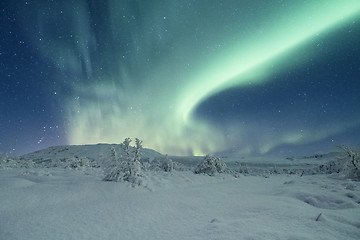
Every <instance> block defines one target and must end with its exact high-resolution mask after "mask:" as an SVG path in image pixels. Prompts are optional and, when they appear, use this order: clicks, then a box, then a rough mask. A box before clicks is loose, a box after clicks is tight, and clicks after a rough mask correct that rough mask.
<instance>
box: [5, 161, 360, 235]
mask: <svg viewBox="0 0 360 240" xmlns="http://www.w3.org/2000/svg"><path fill="white" fill-rule="evenodd" d="M174 159H175V160H177V161H181V158H174ZM243 160H244V159H243ZM194 161H195V162H196V159H195V160H194ZM239 161H241V160H239ZM286 161H288V160H285V162H286ZM316 161H318V160H316ZM188 162H189V159H183V164H184V165H186V163H188ZM262 163H263V164H261V161H260V160H257V164H259V165H258V166H267V165H266V164H265V163H266V159H263V162H262ZM228 164H229V165H231V164H232V166H234V168H235V167H237V164H240V165H241V163H238V162H237V161H234V160H229V162H228ZM277 164H278V165H281V162H278V163H277ZM306 164H309V163H306ZM299 166H303V165H302V164H299ZM306 166H308V165H306ZM282 167H284V166H283V165H282ZM258 168H260V167H258ZM79 169H80V168H79ZM189 169H190V168H189ZM189 169H186V168H184V169H183V170H182V171H179V170H177V171H172V172H164V171H160V170H151V171H148V172H146V174H145V177H144V178H143V182H142V184H141V186H136V187H133V186H132V185H131V184H130V183H127V182H107V181H102V178H103V173H102V171H101V169H100V168H96V169H84V168H81V170H72V169H63V168H59V167H56V168H42V167H40V168H29V169H25V168H7V169H1V170H0V239H1V240H15V239H17V240H20V239H21V240H25V239H26V240H29V239H34V240H35V239H36V240H41V239H46V240H49V239H53V240H57V239H66V240H70V239H76V240H80V239H122V240H126V239H133V240H134V239H142V240H143V239H156V240H161V239H167V240H168V239H359V236H360V183H359V182H356V181H351V180H347V179H343V178H338V175H326V174H315V175H306V174H304V175H301V174H285V173H282V174H271V173H269V172H267V173H266V174H260V175H258V174H251V173H250V174H246V175H243V174H237V175H236V177H234V174H216V175H215V176H208V175H203V174H194V173H193V171H191V170H189ZM268 169H272V167H269V168H268ZM249 170H250V172H251V169H249ZM266 171H267V170H266ZM266 171H265V172H266Z"/></svg>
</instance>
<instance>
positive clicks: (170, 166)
mask: <svg viewBox="0 0 360 240" xmlns="http://www.w3.org/2000/svg"><path fill="white" fill-rule="evenodd" d="M161 167H162V169H164V171H165V172H171V171H173V170H174V163H173V161H172V160H171V159H170V158H169V156H168V155H167V154H166V156H165V159H164V160H163V162H162V164H161Z"/></svg>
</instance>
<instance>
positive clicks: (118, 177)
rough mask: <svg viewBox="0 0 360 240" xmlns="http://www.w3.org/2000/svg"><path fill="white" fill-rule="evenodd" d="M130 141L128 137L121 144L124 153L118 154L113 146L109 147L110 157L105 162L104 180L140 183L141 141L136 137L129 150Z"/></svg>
mask: <svg viewBox="0 0 360 240" xmlns="http://www.w3.org/2000/svg"><path fill="white" fill-rule="evenodd" d="M130 142H131V140H130V138H126V139H125V140H124V142H123V143H122V144H121V148H122V150H123V152H124V155H120V156H118V155H117V153H116V151H115V148H113V147H112V148H111V158H110V159H109V161H107V162H106V163H105V169H104V171H105V178H104V180H105V181H115V182H120V181H127V182H131V183H134V184H139V183H140V177H141V176H142V171H141V163H140V159H141V149H142V142H141V141H140V140H139V139H136V140H135V143H136V146H135V149H134V150H133V151H131V147H130Z"/></svg>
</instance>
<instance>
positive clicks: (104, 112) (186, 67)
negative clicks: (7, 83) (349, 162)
mask: <svg viewBox="0 0 360 240" xmlns="http://www.w3.org/2000/svg"><path fill="white" fill-rule="evenodd" d="M119 2H120V1H109V2H108V8H107V9H106V15H107V18H108V22H107V23H108V24H110V25H109V26H108V31H105V32H104V35H103V38H102V39H99V37H98V36H94V33H93V32H92V30H91V27H90V20H89V19H90V16H89V10H88V6H87V5H86V4H85V3H83V2H81V1H78V3H77V7H78V11H77V15H76V17H74V19H73V20H72V22H71V23H72V26H71V28H72V29H71V31H72V32H77V37H76V39H73V41H74V42H75V41H76V42H77V43H78V44H76V45H71V46H70V45H69V44H63V45H62V44H60V43H61V42H59V41H58V42H57V43H56V44H54V45H52V46H50V47H46V46H42V50H43V53H44V55H45V56H46V57H48V58H49V59H52V60H53V61H54V62H55V63H56V64H57V65H58V66H60V67H59V69H60V71H62V72H63V73H64V72H66V74H68V75H67V76H68V77H71V76H82V77H79V78H81V81H79V82H75V83H72V84H71V86H72V94H71V96H70V97H68V99H67V100H66V101H65V104H66V106H68V112H67V115H66V117H65V118H66V119H67V121H68V122H69V124H68V130H67V132H68V141H69V143H70V144H90V143H99V142H102V143H119V142H121V141H122V139H124V138H125V137H130V138H135V137H138V138H140V139H141V140H143V142H144V145H145V146H146V147H149V148H153V149H155V150H158V151H160V152H162V153H168V154H172V155H192V154H194V155H199V154H204V153H208V152H215V151H222V150H224V149H226V148H227V147H228V146H229V145H231V141H232V139H234V138H233V137H235V136H236V138H237V139H239V138H240V139H241V136H242V134H243V133H244V132H245V131H249V130H248V129H247V130H245V129H242V128H241V126H240V125H237V124H236V123H234V124H233V125H232V126H228V128H229V129H231V131H230V132H232V134H233V137H229V136H227V135H226V134H224V133H223V132H221V131H220V130H219V129H218V128H217V127H216V126H213V125H212V124H210V123H208V122H206V121H204V120H203V119H198V118H196V117H194V111H195V110H196V107H197V106H198V105H199V104H200V103H202V102H203V101H205V100H206V99H207V98H209V97H211V96H213V95H214V94H216V93H219V92H221V91H223V90H226V89H229V88H232V87H241V86H247V85H249V84H253V85H256V84H258V83H263V82H264V81H266V80H267V79H269V78H270V76H271V75H272V74H275V73H276V72H277V71H282V70H284V69H285V68H286V67H288V66H291V65H295V64H299V63H300V62H301V59H302V55H301V54H299V53H298V52H297V48H298V47H301V46H302V45H303V44H306V43H307V42H309V41H311V40H312V38H314V37H317V36H318V35H321V34H322V33H326V32H330V31H332V29H336V27H339V26H341V24H344V23H346V22H348V21H351V20H352V19H354V18H355V17H358V15H359V10H360V1H358V0H346V1H317V0H314V1H289V2H288V3H287V5H283V6H281V7H280V5H279V6H275V7H268V8H267V7H266V1H264V4H265V7H263V8H260V7H259V8H256V9H255V10H252V9H251V8H255V5H253V6H242V5H243V2H241V1H233V2H232V1H229V2H228V6H225V8H228V9H235V7H236V8H238V9H243V11H244V12H247V11H249V12H250V11H255V15H253V17H252V18H251V19H246V17H248V14H245V16H244V17H241V14H239V17H238V21H237V22H233V23H231V22H230V21H227V20H223V21H222V20H221V17H224V16H223V15H222V13H221V11H222V10H221V9H218V10H217V8H218V7H219V6H215V7H213V8H210V7H205V6H204V8H205V9H199V12H200V13H201V14H202V15H201V16H198V15H195V14H194V13H193V12H195V11H192V10H191V11H190V10H188V11H187V10H186V9H183V8H181V7H180V6H178V4H180V3H181V1H179V2H178V1H167V2H166V3H161V6H160V5H157V4H153V5H154V6H153V5H150V6H144V8H142V9H140V10H139V12H140V13H141V12H142V13H143V15H142V21H141V24H138V26H137V27H134V26H136V24H137V23H136V19H135V18H136V17H133V19H132V20H133V25H132V26H129V27H128V28H127V29H124V25H120V22H121V21H122V18H125V17H126V18H129V16H128V15H126V13H124V12H122V7H123V5H121V3H119ZM200 2H201V1H200ZM270 2H271V1H270ZM186 3H187V1H185V3H184V2H182V4H184V5H185V4H186ZM203 4H204V5H209V3H208V2H205V3H203ZM232 4H233V5H234V6H233V5H232ZM194 7H195V8H196V6H194ZM219 8H220V7H219ZM225 14H226V13H225ZM189 19H190V20H189ZM43 21H44V19H42V20H41V22H43ZM195 23H196V24H195ZM134 24H135V25H134ZM120 29H121V30H120ZM44 31H46V30H44ZM150 32H151V33H150ZM197 33H199V34H197ZM122 34H126V35H128V38H129V41H131V42H132V43H131V46H133V48H132V49H131V51H130V52H129V53H126V52H125V53H124V52H120V51H119V50H117V46H118V45H121V44H124V43H123V42H121V41H120V40H119V39H120V36H121V35H122ZM109 39H111V40H112V42H111V41H109ZM101 41H109V42H110V45H111V47H112V48H113V49H114V51H113V52H111V51H109V49H105V50H104V51H103V52H102V49H99V48H96V47H95V46H96V43H97V42H101ZM154 45H155V46H157V48H155V47H154ZM50 48H51V49H50ZM74 49H75V50H74ZM50 50H51V51H50ZM93 52H97V54H98V55H99V54H100V55H101V54H103V55H104V58H103V59H106V57H108V59H110V60H108V61H102V62H100V61H97V62H96V60H95V59H94V57H92V56H93V55H94V53H93ZM312 54H314V55H316V53H312ZM79 56H81V57H80V58H79ZM95 62H96V63H95ZM127 62H131V64H132V65H131V66H130V65H129V64H127ZM129 66H130V67H129ZM95 68H96V69H95ZM101 70H102V71H101ZM137 71H138V72H137ZM84 79H85V80H84ZM86 79H90V80H88V81H87V80H86ZM354 125H356V121H354V122H349V123H346V124H344V125H342V126H336V125H334V126H333V128H332V129H331V131H329V130H328V129H318V130H317V134H310V132H312V133H314V132H313V130H312V129H309V130H304V131H302V132H301V134H300V133H299V131H296V130H294V131H284V132H282V133H281V134H280V135H279V136H278V138H277V139H276V140H274V139H273V138H272V137H271V136H266V134H264V135H263V136H261V137H259V138H261V139H259V142H260V144H259V145H258V146H250V145H249V146H248V147H247V148H246V149H245V150H244V153H246V152H248V153H250V152H254V151H255V152H258V153H262V154H264V153H267V152H268V151H270V150H271V149H273V148H274V147H276V146H278V145H280V144H286V143H287V144H303V143H307V142H311V141H317V140H319V139H322V138H325V137H327V136H329V135H332V134H336V133H339V132H342V131H345V130H347V129H349V128H351V127H352V126H354ZM314 135H316V138H314V137H313V136H314ZM243 141H244V143H245V142H246V139H243Z"/></svg>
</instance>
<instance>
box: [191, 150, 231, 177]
mask: <svg viewBox="0 0 360 240" xmlns="http://www.w3.org/2000/svg"><path fill="white" fill-rule="evenodd" d="M226 170H227V166H226V164H225V163H224V162H223V161H222V160H221V159H220V158H218V157H215V156H213V155H211V154H208V155H206V157H205V158H204V160H203V162H201V163H200V164H199V165H198V166H197V167H196V169H195V173H197V174H198V173H205V174H208V175H210V176H212V175H214V174H215V173H222V172H225V171H226Z"/></svg>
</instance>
